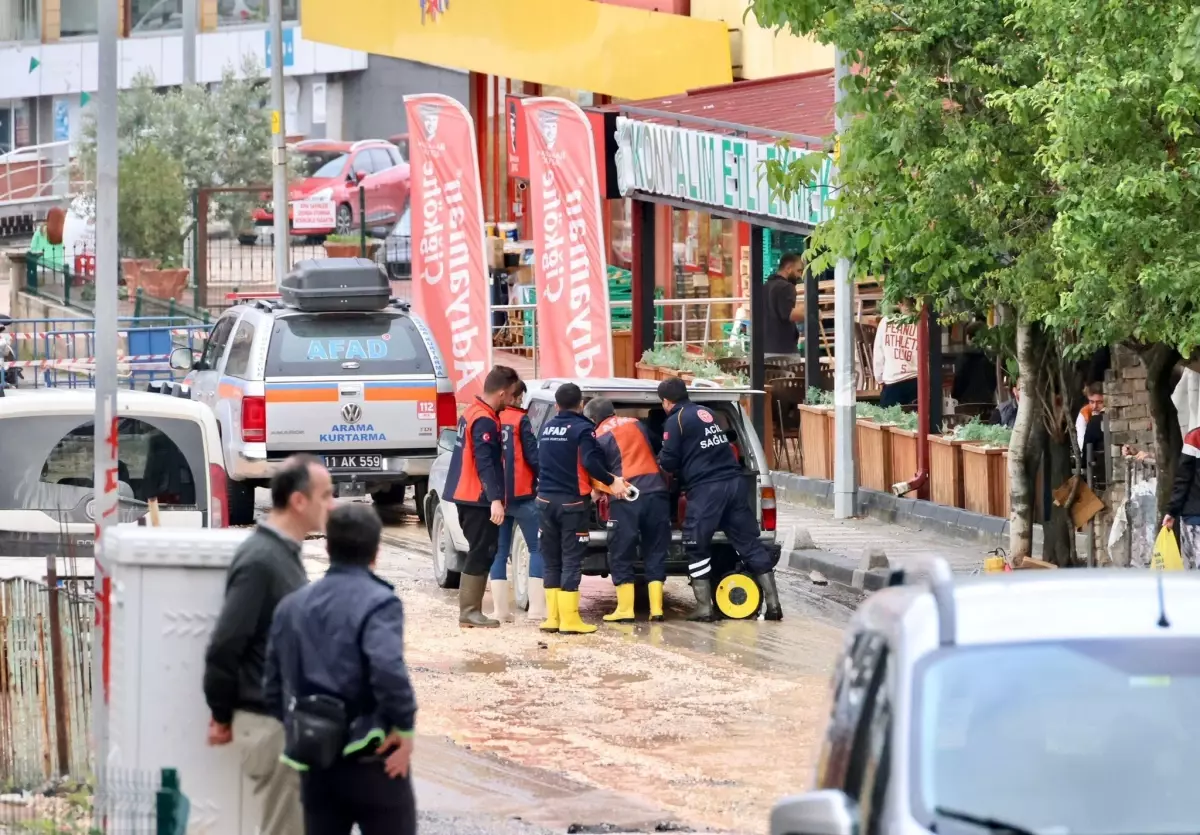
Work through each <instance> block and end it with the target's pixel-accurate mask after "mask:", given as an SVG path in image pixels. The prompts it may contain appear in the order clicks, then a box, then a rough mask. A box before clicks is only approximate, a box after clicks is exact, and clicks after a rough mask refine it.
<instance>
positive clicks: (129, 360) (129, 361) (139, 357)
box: [5, 351, 200, 368]
mask: <svg viewBox="0 0 1200 835" xmlns="http://www.w3.org/2000/svg"><path fill="white" fill-rule="evenodd" d="M192 353H194V354H198V353H200V352H199V351H193V352H192ZM170 358H171V355H170V354H134V355H132V356H128V357H123V356H120V355H118V356H117V363H118V364H120V365H136V364H138V363H154V364H159V365H161V364H163V363H165V362H166V361H167V360H169V359H170ZM95 364H96V358H95V357H68V358H66V359H47V360H16V361H14V362H9V363H5V365H7V366H8V367H9V368H65V367H67V366H86V367H88V368H91V367H93V366H94V365H95Z"/></svg>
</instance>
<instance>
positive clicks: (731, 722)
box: [305, 518, 857, 835]
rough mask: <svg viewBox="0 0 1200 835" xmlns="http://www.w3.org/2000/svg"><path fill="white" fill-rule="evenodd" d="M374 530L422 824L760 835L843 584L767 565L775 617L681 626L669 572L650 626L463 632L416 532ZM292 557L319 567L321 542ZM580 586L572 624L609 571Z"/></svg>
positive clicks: (680, 592)
mask: <svg viewBox="0 0 1200 835" xmlns="http://www.w3.org/2000/svg"><path fill="white" fill-rule="evenodd" d="M385 539H386V541H387V542H386V544H385V546H384V548H383V549H382V551H381V554H380V558H379V562H378V564H377V572H378V573H379V574H380V575H381V576H383V577H384V578H386V579H387V580H389V581H390V582H392V583H394V584H395V586H396V591H397V594H399V595H400V597H401V598H402V599H403V601H404V604H405V610H406V613H407V634H406V642H405V643H406V648H407V656H408V664H409V667H410V670H411V672H412V676H413V680H414V683H415V686H416V688H417V698H418V703H419V705H420V712H419V714H418V719H417V727H418V731H419V733H420V738H419V742H418V747H417V756H416V765H415V771H414V773H415V775H416V780H417V789H418V803H419V806H420V808H421V811H422V824H421V832H422V833H425V834H426V835H440V833H443V832H444V833H447V835H449V833H461V835H469V833H481V835H483V834H485V833H514V834H516V833H528V835H540V833H547V832H558V833H565V832H581V833H587V832H595V833H615V832H638V831H640V832H654V831H676V832H688V831H697V832H704V831H715V832H726V833H762V832H765V831H766V825H767V817H768V814H769V811H770V807H771V804H772V803H773V802H774V801H775V800H776V799H777V798H779V797H780V796H782V795H784V794H789V793H793V792H796V791H800V790H803V789H805V788H806V787H807V786H808V784H809V782H810V780H811V778H812V774H813V769H814V765H815V757H816V753H817V745H818V742H819V738H820V734H821V732H822V731H823V729H824V723H825V718H826V711H827V699H828V687H829V674H830V671H831V668H832V665H833V661H834V658H835V656H836V653H837V651H838V649H839V647H840V644H841V630H842V628H843V626H844V625H845V623H846V621H847V619H848V618H849V615H850V613H851V611H852V609H853V606H854V605H855V603H856V602H857V598H856V597H854V596H853V595H851V594H848V593H846V592H844V591H838V590H837V589H838V587H830V586H825V587H817V586H814V585H813V584H812V583H811V582H810V580H809V579H808V577H807V576H806V575H801V574H799V573H797V572H793V571H791V570H789V569H781V570H780V572H779V588H780V594H781V597H782V599H783V604H784V613H785V620H784V621H783V622H782V623H766V622H760V621H750V622H746V621H726V622H722V623H717V624H691V623H687V622H686V621H684V620H683V619H682V618H683V616H684V613H685V612H686V611H687V609H688V606H689V603H690V601H691V591H690V589H689V588H688V586H687V583H686V581H684V580H671V581H670V582H668V584H667V588H666V598H667V600H666V603H667V622H666V623H663V624H650V623H648V622H645V621H644V620H641V621H639V622H638V623H636V624H632V625H627V626H610V625H603V626H601V628H600V630H599V631H598V632H596V633H595V634H593V635H587V636H565V635H564V636H559V635H547V634H544V633H542V632H539V631H538V630H537V628H536V625H535V624H532V623H530V622H527V621H525V620H524V613H519V616H518V621H517V623H515V624H505V625H504V626H503V627H501V628H500V629H491V630H461V629H460V628H459V627H458V623H457V612H458V609H457V592H452V591H444V590H442V589H439V588H438V587H437V585H436V584H435V583H434V580H433V570H432V556H431V550H430V543H429V539H428V536H427V534H426V533H425V530H424V528H423V527H422V526H420V525H419V524H418V523H417V522H416V520H415V518H414V519H412V521H411V523H409V524H405V525H400V526H394V527H389V528H387V529H386V531H385ZM305 555H306V562H307V564H308V567H309V571H310V574H311V575H313V576H314V577H315V576H319V575H320V574H321V573H322V572H323V571H324V567H325V564H326V563H325V559H324V553H323V543H322V541H321V540H319V539H317V540H312V541H310V542H309V543H307V545H306V548H305ZM582 593H583V602H582V605H581V610H582V613H583V616H584V618H585V619H586V620H589V621H591V622H594V623H598V622H599V621H600V617H601V615H603V614H604V613H606V612H608V611H611V607H612V604H613V588H612V584H611V582H609V581H608V580H607V579H600V578H585V579H584V585H583V588H582ZM486 607H487V606H486V604H485V608H486ZM639 617H641V618H644V617H645V615H644V613H639Z"/></svg>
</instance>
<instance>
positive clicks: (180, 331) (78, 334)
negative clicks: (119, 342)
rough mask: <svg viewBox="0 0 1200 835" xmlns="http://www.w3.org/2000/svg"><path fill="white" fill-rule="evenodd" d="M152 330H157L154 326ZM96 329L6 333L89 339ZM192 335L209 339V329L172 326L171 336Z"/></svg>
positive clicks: (18, 336) (19, 336)
mask: <svg viewBox="0 0 1200 835" xmlns="http://www.w3.org/2000/svg"><path fill="white" fill-rule="evenodd" d="M151 330H157V328H152V329H151ZM94 333H95V331H45V332H44V333H8V334H5V336H7V337H8V338H9V339H16V340H18V341H20V340H34V339H62V340H68V339H88V338H91V337H92V335H93V334H94ZM189 334H190V335H191V336H193V337H195V338H196V339H208V331H207V330H201V329H200V328H196V329H191V328H172V329H171V336H188V335H189ZM117 336H123V337H128V336H129V331H117Z"/></svg>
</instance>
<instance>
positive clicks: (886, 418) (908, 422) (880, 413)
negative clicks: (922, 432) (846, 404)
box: [854, 403, 917, 431]
mask: <svg viewBox="0 0 1200 835" xmlns="http://www.w3.org/2000/svg"><path fill="white" fill-rule="evenodd" d="M854 412H855V415H856V416H857V417H860V418H863V419H865V420H870V421H874V422H875V423H890V424H893V425H894V426H898V427H900V428H901V429H908V430H912V431H915V430H916V428H917V413H916V412H906V411H904V409H903V408H902V407H900V406H877V405H875V404H874V403H859V404H858V405H857V406H856V407H855V410H854Z"/></svg>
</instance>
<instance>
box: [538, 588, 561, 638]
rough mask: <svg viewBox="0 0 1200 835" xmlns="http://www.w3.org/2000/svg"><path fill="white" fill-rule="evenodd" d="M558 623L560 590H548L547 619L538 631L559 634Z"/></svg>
mask: <svg viewBox="0 0 1200 835" xmlns="http://www.w3.org/2000/svg"><path fill="white" fill-rule="evenodd" d="M558 623H559V621H558V589H546V619H545V620H544V621H542V623H541V625H540V626H539V627H538V629H540V630H542V631H543V632H557V631H558Z"/></svg>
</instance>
